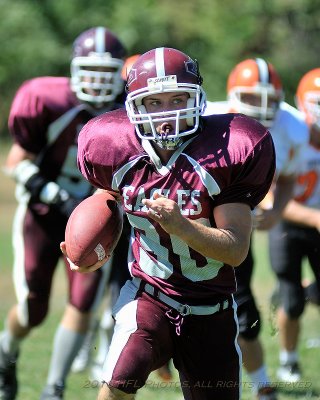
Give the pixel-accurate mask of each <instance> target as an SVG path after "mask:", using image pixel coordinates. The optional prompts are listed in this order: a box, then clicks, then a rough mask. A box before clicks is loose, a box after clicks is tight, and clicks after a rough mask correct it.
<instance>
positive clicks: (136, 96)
mask: <svg viewBox="0 0 320 400" xmlns="http://www.w3.org/2000/svg"><path fill="white" fill-rule="evenodd" d="M201 84H202V78H201V76H200V73H199V68H198V63H197V62H196V61H194V60H192V59H191V58H190V57H189V56H187V55H186V54H184V53H182V52H181V51H179V50H176V49H171V48H166V47H165V48H164V47H161V48H156V49H153V50H150V51H148V52H147V53H145V54H143V55H142V56H140V57H139V58H138V59H137V61H136V62H135V63H134V64H133V66H132V68H131V70H130V72H129V75H128V80H127V93H128V95H127V100H126V109H127V113H128V117H129V119H130V121H131V122H132V123H133V124H135V128H136V132H137V134H138V136H139V137H141V138H143V139H148V140H155V141H156V142H157V144H158V145H160V146H161V147H163V148H170V149H174V148H176V147H177V146H178V145H179V144H180V143H181V137H182V136H186V135H190V134H192V133H194V132H195V131H196V130H197V129H198V127H199V117H200V115H202V114H203V112H204V109H205V105H206V96H205V93H204V91H203V89H202V87H201ZM162 92H183V93H188V94H189V97H190V98H189V100H188V104H187V108H185V109H182V110H175V111H164V112H159V113H147V112H146V109H145V107H144V105H143V104H142V101H143V99H144V98H145V97H146V96H149V95H150V94H157V93H162ZM181 119H186V120H187V124H188V126H189V127H190V129H188V130H186V131H182V132H180V130H179V121H180V120H181ZM168 120H172V121H174V125H175V131H174V132H173V133H170V134H168V135H167V136H166V138H165V139H163V138H162V137H160V136H159V135H158V134H157V132H156V129H155V126H154V122H157V123H158V122H162V121H163V122H166V121H168Z"/></svg>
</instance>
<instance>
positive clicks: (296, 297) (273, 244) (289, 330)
mask: <svg viewBox="0 0 320 400" xmlns="http://www.w3.org/2000/svg"><path fill="white" fill-rule="evenodd" d="M302 239H303V232H302V230H300V229H299V228H297V227H295V226H293V225H291V224H288V223H280V224H278V225H277V226H276V227H274V228H273V229H272V230H271V231H270V234H269V243H270V261H271V265H272V269H273V270H274V272H275V273H276V275H277V278H278V282H279V293H280V305H279V307H278V310H277V323H278V329H279V341H280V354H279V358H280V368H279V369H278V372H277V374H278V378H279V379H281V380H283V381H288V382H296V381H298V380H299V379H300V378H301V372H300V367H299V357H298V352H297V346H298V340H299V332H300V316H301V315H302V313H303V310H304V305H305V298H304V289H303V287H302V284H301V264H302V258H303V256H304V254H305V251H306V250H305V248H304V246H303V244H302Z"/></svg>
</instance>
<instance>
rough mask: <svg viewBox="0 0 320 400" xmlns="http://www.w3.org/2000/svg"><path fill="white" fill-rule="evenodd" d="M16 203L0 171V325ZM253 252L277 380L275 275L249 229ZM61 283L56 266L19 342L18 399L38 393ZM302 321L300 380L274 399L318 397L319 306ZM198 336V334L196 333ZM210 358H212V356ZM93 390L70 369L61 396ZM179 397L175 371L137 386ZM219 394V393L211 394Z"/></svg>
mask: <svg viewBox="0 0 320 400" xmlns="http://www.w3.org/2000/svg"><path fill="white" fill-rule="evenodd" d="M7 149H8V145H7V144H5V143H1V142H0V166H2V165H3V161H4V157H5V154H6V152H7ZM15 206H16V201H15V199H14V185H13V183H12V182H11V180H10V179H9V178H7V177H6V176H5V175H4V174H2V173H1V185H0V268H1V278H0V327H1V329H2V326H3V324H4V320H5V315H6V312H7V311H8V309H9V307H10V306H11V305H12V304H14V301H15V295H14V289H13V285H12V280H11V264H12V250H11V222H12V217H13V213H14V209H15ZM254 239H255V240H254V252H255V257H256V269H255V275H254V282H253V287H254V292H255V294H256V298H257V301H258V304H259V306H260V309H261V312H262V316H263V329H262V334H261V338H262V341H263V344H264V347H265V356H266V363H267V366H268V369H269V372H270V375H271V377H272V380H273V381H274V382H275V383H276V378H275V373H276V369H277V365H278V364H277V361H278V338H277V327H276V324H275V321H274V315H273V314H272V313H271V312H270V310H269V305H268V298H269V295H270V292H271V290H272V287H273V283H274V277H273V275H272V273H271V272H270V267H269V263H268V257H267V248H266V243H267V242H266V235H265V234H264V233H255V234H254ZM65 293H66V286H65V277H64V271H63V269H62V268H61V267H60V268H58V270H57V273H56V276H55V281H54V289H53V296H52V301H51V308H50V314H49V316H48V318H47V319H46V321H45V322H44V323H43V325H42V326H41V327H39V328H37V329H35V330H34V331H33V332H32V334H31V336H30V337H29V338H28V340H26V341H25V343H23V345H22V351H21V356H20V358H19V364H18V365H19V372H18V377H19V382H20V392H19V396H18V400H37V399H39V396H40V393H41V390H42V387H43V385H44V383H45V380H46V375H47V370H48V363H49V360H50V352H51V346H52V340H53V335H54V331H55V328H56V326H57V324H58V322H59V319H60V317H61V315H62V312H63V307H64V304H65V299H66V296H65ZM302 321H303V326H302V332H301V340H300V348H299V351H300V354H301V361H302V367H303V373H304V376H303V380H302V381H301V382H300V383H299V384H296V385H290V386H289V385H288V386H285V385H284V384H279V400H290V399H313V400H315V399H318V400H320V381H319V371H320V347H313V348H309V347H308V343H309V340H310V339H311V340H312V339H319V340H320V318H319V311H318V310H317V309H316V308H315V307H314V306H311V305H309V306H308V307H307V308H306V311H305V314H304V316H303V319H302ZM199 340H201V338H199ZM213 362H214V360H213ZM248 385H249V382H248V379H247V377H246V375H245V374H244V376H243V400H250V399H251V398H252V397H251V394H250V391H249V390H248V388H247V386H248ZM96 394H97V382H94V381H90V380H89V378H88V376H87V374H86V373H82V374H73V373H72V374H70V376H69V379H68V382H67V390H66V394H65V399H66V400H78V399H81V400H89V399H90V400H94V399H95V398H96ZM154 399H157V400H181V399H183V397H182V394H181V391H180V388H179V381H178V379H177V375H176V373H175V377H174V381H173V382H171V383H168V384H165V383H163V382H161V381H159V379H158V377H157V376H156V375H155V374H152V375H151V376H150V379H149V381H148V384H147V385H146V387H144V388H143V389H141V391H140V392H139V393H138V395H137V400H154ZM212 400H223V399H212Z"/></svg>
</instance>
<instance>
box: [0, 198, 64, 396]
mask: <svg viewBox="0 0 320 400" xmlns="http://www.w3.org/2000/svg"><path fill="white" fill-rule="evenodd" d="M57 222H58V226H57V227H56V228H57V229H59V221H57ZM51 225H52V221H51V220H50V216H49V215H47V216H37V215H35V214H34V213H31V211H30V210H29V209H27V208H26V207H25V205H20V206H19V207H18V209H17V212H16V214H15V218H14V224H13V231H12V235H13V249H14V266H13V277H14V286H15V291H16V296H17V304H16V305H14V306H13V307H12V308H11V309H10V311H9V313H8V316H7V320H6V323H5V329H4V331H2V332H1V334H0V398H1V399H4V400H12V399H14V398H15V394H16V392H17V379H16V360H17V357H18V354H19V351H20V343H21V341H22V340H23V339H24V338H26V337H27V335H28V334H29V332H30V331H31V329H32V328H33V327H35V326H38V325H40V324H41V323H42V321H43V320H44V318H45V317H46V315H47V312H48V303H49V296H50V290H51V282H52V276H53V272H54V269H55V266H56V264H57V262H58V259H59V257H60V251H59V249H58V248H56V246H54V243H53V240H52V238H51V231H50V227H51ZM49 233H50V234H49ZM52 234H53V236H55V232H52ZM48 254H50V257H48Z"/></svg>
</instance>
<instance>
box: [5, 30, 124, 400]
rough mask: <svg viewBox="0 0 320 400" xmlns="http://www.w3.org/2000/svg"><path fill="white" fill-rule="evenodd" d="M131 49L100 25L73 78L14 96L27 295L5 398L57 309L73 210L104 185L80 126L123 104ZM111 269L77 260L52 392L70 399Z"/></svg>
mask: <svg viewBox="0 0 320 400" xmlns="http://www.w3.org/2000/svg"><path fill="white" fill-rule="evenodd" d="M125 53H126V51H125V48H124V46H123V44H122V43H121V42H120V40H119V39H118V38H117V37H116V36H115V35H114V34H113V33H112V32H111V31H109V30H108V29H106V28H104V27H95V28H91V29H89V30H87V31H85V32H83V33H82V34H81V35H79V36H78V38H77V39H76V40H75V42H74V45H73V55H72V61H71V80H70V79H69V78H67V77H40V78H35V79H32V80H30V81H27V82H25V83H24V84H23V85H22V86H21V87H20V89H19V90H18V92H17V94H16V96H15V98H14V101H13V103H12V107H11V110H10V116H9V129H10V132H11V134H12V136H13V141H14V143H13V145H12V148H11V149H10V152H9V155H8V157H7V161H6V168H7V171H8V173H9V174H10V175H11V176H12V177H13V178H14V179H15V180H16V182H17V199H18V201H19V206H18V209H17V212H16V215H15V219H14V226H13V244H14V253H15V254H14V284H15V289H16V293H17V300H18V302H17V304H16V305H14V306H13V307H12V308H11V310H10V311H9V313H8V316H7V322H6V327H5V330H4V331H3V332H2V333H1V337H0V398H1V399H2V400H13V399H15V398H16V394H17V378H16V361H17V358H18V355H19V352H20V343H21V341H22V340H23V339H25V338H26V337H27V336H28V334H29V333H30V331H31V330H32V329H33V328H34V327H37V326H39V325H40V324H41V323H42V322H43V321H44V319H45V317H46V315H47V312H48V307H49V298H50V292H51V286H52V279H53V275H54V271H55V269H56V266H57V264H58V261H59V260H60V258H61V252H60V249H59V243H60V242H61V240H63V238H64V231H65V226H66V222H67V219H68V216H69V215H70V213H71V212H72V210H73V208H74V207H75V206H76V205H77V204H78V203H79V202H80V201H81V200H82V199H84V198H85V197H87V196H89V195H90V194H91V193H92V191H93V190H94V188H93V187H92V186H91V185H90V184H89V183H88V182H87V181H86V180H85V179H83V177H82V176H81V174H80V172H79V170H78V169H77V163H76V154H77V141H78V133H79V131H80V129H81V128H82V126H83V125H84V124H85V123H86V122H87V121H88V120H90V119H91V118H92V117H94V116H97V115H100V114H102V113H103V112H105V111H109V110H112V109H115V108H118V107H121V106H122V105H121V104H118V103H117V98H118V97H119V96H121V94H122V92H123V88H124V82H123V79H122V78H121V70H122V66H123V63H124V57H125ZM109 270H110V268H106V267H104V268H102V269H101V270H99V271H97V272H96V273H94V274H92V275H80V274H75V273H72V272H70V270H69V268H68V274H67V277H68V284H67V287H68V294H67V295H68V299H67V301H68V304H67V306H66V308H65V312H64V315H63V318H62V321H61V323H60V325H59V327H58V329H57V331H56V335H55V339H54V348H53V353H52V359H51V365H50V370H49V374H48V381H47V387H46V388H45V390H44V392H43V394H42V397H41V399H42V400H50V399H51V400H58V399H62V398H63V391H64V385H65V379H66V377H67V374H68V372H69V369H70V366H71V363H72V361H73V358H74V357H75V355H76V354H77V351H78V349H79V348H80V347H81V344H82V341H83V339H84V336H85V333H86V330H87V328H88V325H89V321H90V318H91V313H92V311H94V308H95V306H96V305H97V304H98V303H99V301H98V300H99V296H101V294H102V293H103V291H102V288H104V287H105V285H106V279H107V274H108V272H109Z"/></svg>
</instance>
